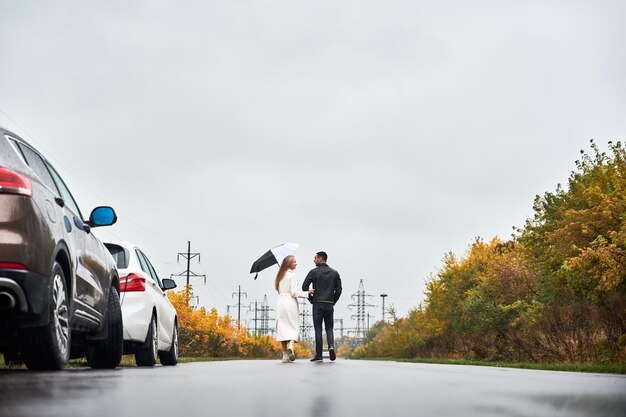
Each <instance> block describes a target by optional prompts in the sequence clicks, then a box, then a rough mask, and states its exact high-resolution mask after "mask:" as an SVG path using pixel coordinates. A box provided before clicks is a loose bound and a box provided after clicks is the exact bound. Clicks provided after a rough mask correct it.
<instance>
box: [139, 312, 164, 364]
mask: <svg viewBox="0 0 626 417" xmlns="http://www.w3.org/2000/svg"><path fill="white" fill-rule="evenodd" d="M144 346H145V347H142V348H139V349H137V351H136V352H135V363H137V366H154V365H155V364H156V361H157V355H158V353H159V332H158V326H157V319H156V316H155V315H154V314H153V315H152V319H150V327H148V334H147V335H146V342H145V344H144Z"/></svg>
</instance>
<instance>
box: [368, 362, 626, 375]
mask: <svg viewBox="0 0 626 417" xmlns="http://www.w3.org/2000/svg"><path fill="white" fill-rule="evenodd" d="M364 359H365V360H375V361H394V362H411V363H432V364H440V365H471V366H491V367H497V368H515V369H534V370H538V371H563V372H586V373H598V374H622V375H623V374H626V364H589V363H532V362H484V361H475V360H468V359H431V358H411V359H408V358H364Z"/></svg>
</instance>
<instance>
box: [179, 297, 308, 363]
mask: <svg viewBox="0 0 626 417" xmlns="http://www.w3.org/2000/svg"><path fill="white" fill-rule="evenodd" d="M192 290H193V289H192V286H191V285H190V286H188V287H186V288H185V289H183V290H181V291H178V292H174V291H168V298H169V300H170V301H171V302H172V305H173V306H174V308H175V309H176V312H177V314H178V340H179V352H180V356H183V357H222V358H229V357H231V358H232V357H237V358H279V357H280V356H281V354H282V348H281V346H280V343H279V342H276V341H275V340H274V339H273V338H272V337H270V336H261V335H253V334H250V333H249V332H248V329H246V327H244V326H240V328H237V325H236V324H234V323H232V321H231V319H230V317H229V316H228V315H225V316H220V315H219V314H218V312H217V310H216V309H215V308H211V309H209V310H207V309H205V308H204V307H202V308H199V309H192V308H191V307H190V304H189V300H190V298H191V296H192ZM310 354H311V351H310V344H309V343H306V342H303V343H298V344H296V356H298V357H300V358H302V357H305V356H309V355H310Z"/></svg>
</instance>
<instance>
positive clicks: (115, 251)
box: [104, 243, 128, 269]
mask: <svg viewBox="0 0 626 417" xmlns="http://www.w3.org/2000/svg"><path fill="white" fill-rule="evenodd" d="M104 246H106V248H107V249H108V250H109V252H110V253H111V256H112V257H113V259H114V260H115V266H116V267H117V268H119V269H126V268H128V256H126V251H125V250H124V248H123V247H121V246H118V245H113V244H111V243H105V244H104Z"/></svg>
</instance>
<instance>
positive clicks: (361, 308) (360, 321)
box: [348, 280, 376, 342]
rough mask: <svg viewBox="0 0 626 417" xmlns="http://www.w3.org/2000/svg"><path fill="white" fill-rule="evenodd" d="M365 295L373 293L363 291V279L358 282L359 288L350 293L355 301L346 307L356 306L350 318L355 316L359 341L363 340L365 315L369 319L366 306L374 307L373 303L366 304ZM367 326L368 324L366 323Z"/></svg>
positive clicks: (368, 295) (369, 295)
mask: <svg viewBox="0 0 626 417" xmlns="http://www.w3.org/2000/svg"><path fill="white" fill-rule="evenodd" d="M366 297H373V295H371V294H366V293H365V288H364V287H363V280H361V281H360V282H359V290H358V291H357V292H356V294H352V299H353V300H354V299H356V303H352V304H349V305H348V308H350V309H352V307H356V309H357V313H356V314H354V315H352V316H351V318H352V319H354V318H356V331H355V333H356V338H357V339H359V340H360V341H361V342H362V341H363V338H364V337H365V332H366V330H365V326H366V322H365V319H366V315H367V319H368V321H369V313H367V312H366V311H365V309H366V308H369V307H376V306H375V305H373V304H368V303H367V302H366V301H365V300H366ZM367 327H368V328H369V325H367Z"/></svg>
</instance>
